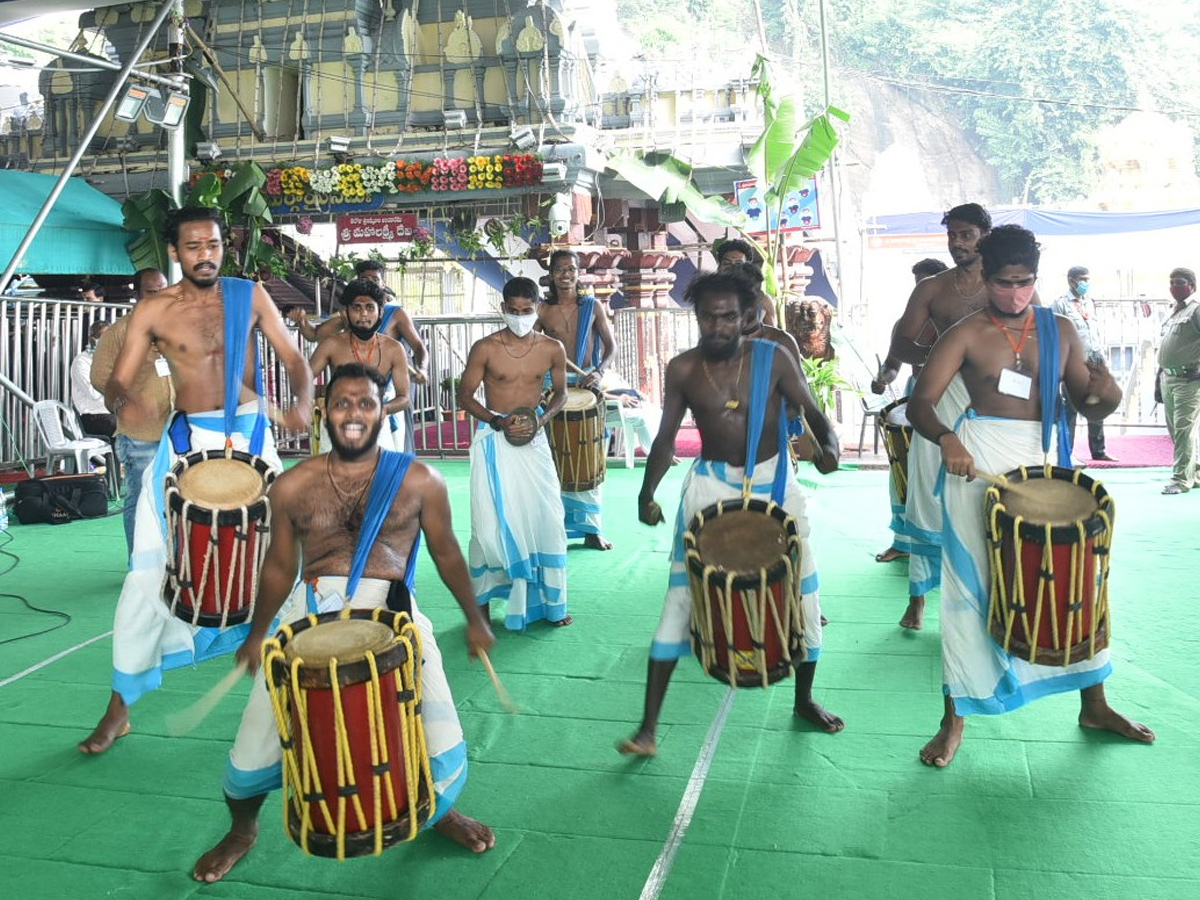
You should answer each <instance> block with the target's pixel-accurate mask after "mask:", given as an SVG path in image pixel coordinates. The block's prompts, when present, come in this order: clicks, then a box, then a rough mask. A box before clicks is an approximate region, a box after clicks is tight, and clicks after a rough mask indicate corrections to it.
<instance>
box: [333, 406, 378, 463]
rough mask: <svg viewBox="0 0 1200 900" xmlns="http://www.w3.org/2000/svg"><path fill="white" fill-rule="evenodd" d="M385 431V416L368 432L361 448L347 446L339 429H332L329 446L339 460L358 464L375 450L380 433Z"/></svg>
mask: <svg viewBox="0 0 1200 900" xmlns="http://www.w3.org/2000/svg"><path fill="white" fill-rule="evenodd" d="M382 430H383V416H380V418H379V421H377V422H376V423H375V426H374V427H373V428H370V429H368V430H367V433H366V441H365V442H364V443H363V445H362V446H361V447H351V446H349V445H348V444H346V443H345V442H344V441H343V440H342V438H341V435H339V434H338V429H337V428H334V427H330V428H329V429H328V431H329V446H330V448H331V449H332V450H333V453H334V454H335V455H336V456H337V457H338V459H340V460H343V461H344V462H357V461H358V460H360V459H362V458H363V457H364V456H366V455H367V454H368V453H370V452H371V451H372V450H374V449H375V447H376V445H377V444H378V443H379V432H380V431H382Z"/></svg>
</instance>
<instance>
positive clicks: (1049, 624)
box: [984, 466, 1115, 666]
mask: <svg viewBox="0 0 1200 900" xmlns="http://www.w3.org/2000/svg"><path fill="white" fill-rule="evenodd" d="M1007 478H1008V480H1009V482H1010V483H1012V487H1011V488H1008V489H1006V488H1000V487H995V486H993V487H990V488H988V491H987V499H986V501H985V505H984V508H985V516H986V528H987V532H988V537H989V538H990V546H991V550H990V552H991V557H992V565H991V570H992V576H991V601H990V603H989V605H988V629H989V631H990V633H991V635H992V638H993V639H994V640H995V641H996V643H997V644H999V645H1000V646H1001V647H1002V648H1004V651H1005V652H1006V653H1011V654H1012V655H1013V656H1016V657H1019V658H1021V659H1025V660H1028V661H1029V662H1031V663H1038V664H1040V665H1044V666H1067V665H1070V664H1071V663H1076V662H1080V661H1082V660H1085V659H1091V658H1092V657H1093V656H1095V654H1096V652H1097V651H1099V650H1103V649H1104V648H1105V647H1107V646H1108V639H1109V610H1108V564H1109V558H1110V551H1111V548H1112V536H1113V516H1114V514H1115V509H1114V506H1113V501H1112V498H1111V497H1110V496H1109V495H1108V492H1107V491H1106V490H1105V489H1104V486H1103V485H1101V484H1100V482H1098V481H1093V480H1092V479H1091V478H1089V477H1088V476H1086V475H1084V474H1083V473H1082V472H1080V471H1076V470H1073V469H1061V468H1058V467H1056V466H1046V467H1044V468H1041V469H1030V468H1024V467H1022V468H1020V469H1017V470H1016V471H1013V472H1009V473H1008V475H1007Z"/></svg>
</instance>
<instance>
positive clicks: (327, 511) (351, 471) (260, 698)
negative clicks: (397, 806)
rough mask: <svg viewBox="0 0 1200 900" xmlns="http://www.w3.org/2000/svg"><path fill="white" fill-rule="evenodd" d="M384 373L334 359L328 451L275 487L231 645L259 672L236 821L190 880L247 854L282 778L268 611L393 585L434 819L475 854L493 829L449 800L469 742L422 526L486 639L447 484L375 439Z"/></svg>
mask: <svg viewBox="0 0 1200 900" xmlns="http://www.w3.org/2000/svg"><path fill="white" fill-rule="evenodd" d="M386 383H387V382H386V379H384V378H383V377H382V376H381V375H380V374H379V373H378V372H376V371H374V370H372V369H369V368H367V367H365V366H362V365H359V364H354V365H347V366H341V367H339V368H337V369H335V370H334V373H333V375H332V377H331V378H330V380H329V385H328V390H327V391H326V400H327V408H328V421H329V436H330V445H331V449H330V452H329V453H328V454H324V455H321V456H317V457H313V458H311V459H307V460H304V461H303V462H301V463H300V464H299V465H297V466H295V467H294V468H292V469H290V470H289V471H288V472H286V473H285V474H283V475H281V476H280V477H279V478H278V479H276V481H275V483H274V484H273V485H272V486H271V491H270V497H271V504H272V510H273V513H274V521H273V528H274V532H275V533H274V536H273V539H272V541H271V548H270V550H269V551H268V553H267V559H266V563H265V565H264V566H263V574H262V581H261V586H260V588H259V596H258V603H257V604H256V606H255V610H254V623H253V626H252V628H251V630H250V633H249V635H248V636H247V637H246V640H245V642H244V643H243V644H242V645H241V647H239V648H238V651H237V660H238V662H239V663H240V664H243V665H245V666H246V667H247V669H248V670H249V671H250V672H256V674H255V679H254V685H253V687H252V688H251V691H250V699H249V700H248V702H247V704H246V710H245V712H244V713H243V715H242V722H241V726H240V727H239V728H238V733H237V737H236V738H235V740H234V745H233V750H232V751H231V752H230V754H229V762H228V765H227V766H226V771H225V786H224V787H225V802H226V804H227V805H228V807H229V812H230V815H231V817H232V824H231V825H230V829H229V832H228V833H227V834H226V835H225V837H223V838H222V839H221V840H220V841H219V842H218V843H217V845H216V846H215V847H213V848H212V849H211V850H209V851H208V852H207V853H205V854H204V855H203V856H201V857H200V859H199V860H198V861H197V862H196V865H195V867H194V868H193V871H192V875H193V877H194V878H195V879H196V880H197V881H206V882H211V881H219V880H220V879H221V878H223V877H224V876H225V875H226V874H227V873H228V872H229V870H230V869H231V868H232V867H233V865H234V864H235V863H236V862H237V861H238V860H239V859H241V858H242V857H243V856H245V855H246V853H247V852H249V850H250V848H251V847H252V846H254V842H255V840H256V839H257V837H258V812H259V810H260V809H261V807H262V805H263V802H264V801H265V800H266V798H267V794H268V793H269V792H270V791H272V790H275V789H276V788H278V787H279V785H280V779H281V760H282V750H281V748H280V744H279V734H278V732H277V730H276V724H275V719H274V715H273V713H272V708H271V701H270V698H269V697H268V694H267V689H266V685H265V683H264V679H263V673H262V672H261V671H259V668H260V662H261V655H262V643H263V640H264V639H265V638H266V637H267V636H268V631H269V630H270V628H271V623H272V621H273V620H274V619H275V617H276V615H277V614H279V615H280V621H282V622H292V621H294V620H296V619H298V618H300V617H302V616H304V615H305V614H307V613H309V612H317V611H318V610H320V611H322V612H327V611H333V610H336V609H339V608H341V607H342V606H343V605H346V606H351V607H358V608H373V607H379V606H384V605H385V604H386V603H387V601H388V599H389V593H391V594H392V595H393V596H394V594H395V589H396V587H401V588H402V589H403V593H405V594H406V595H407V596H406V598H405V600H406V601H407V604H406V605H407V607H408V609H410V610H411V615H412V618H413V621H414V622H415V623H416V625H417V628H418V630H419V631H420V634H421V647H422V653H423V657H424V662H423V666H422V668H421V708H422V717H423V719H424V725H425V735H426V743H427V745H428V749H429V757H430V765H431V768H432V774H433V781H434V789H435V793H436V812H435V819H433V820H432V821H431V824H433V827H434V828H435V829H436V830H437V831H439V832H440V833H442V834H444V835H445V836H447V837H449V838H450V839H451V840H453V841H455V842H457V843H459V844H461V845H462V846H464V847H466V848H467V849H469V850H472V851H474V852H475V853H482V852H484V851H486V850H489V849H490V848H491V847H492V845H493V844H494V843H495V836H494V835H493V834H492V830H491V829H490V828H488V827H487V826H486V825H483V824H482V823H480V822H477V821H475V820H474V819H470V818H468V817H467V816H464V815H463V814H462V813H460V812H458V811H457V810H455V809H454V808H453V806H454V803H455V800H456V799H457V797H458V795H459V794H460V793H461V792H462V789H463V786H464V785H465V783H466V780H467V753H466V744H465V743H464V742H463V735H462V727H461V726H460V725H459V721H458V713H457V712H456V711H455V709H454V698H453V697H452V696H451V695H450V687H449V685H448V684H447V683H446V676H445V673H444V672H443V671H442V664H441V659H442V658H441V651H440V650H439V649H438V645H437V641H436V640H435V638H434V634H433V626H432V625H431V624H430V622H429V620H428V619H427V618H426V617H425V616H424V615H422V614H421V612H420V611H419V610H418V609H417V605H416V601H415V598H414V597H413V596H412V587H413V576H414V574H415V562H416V553H417V546H418V542H419V540H420V536H421V535H422V534H423V535H424V536H425V540H426V541H427V542H428V548H429V553H430V555H431V556H432V557H433V561H434V564H435V565H436V566H437V569H438V574H439V575H440V576H441V578H442V581H443V582H444V583H445V585H446V586H447V587H448V588H449V589H450V592H451V593H452V594H453V595H454V598H455V600H457V601H458V605H459V606H460V607H461V608H462V611H463V614H464V615H465V616H466V618H467V631H466V640H467V652H468V653H469V654H470V655H471V656H475V655H476V653H477V651H479V650H483V651H485V652H486V651H487V650H488V648H490V647H491V646H492V644H493V643H494V638H493V637H492V632H491V629H490V628H489V627H488V624H487V622H486V621H485V620H484V618H483V616H481V615H480V612H479V607H478V606H477V605H476V603H475V597H474V594H473V592H472V590H471V577H470V575H469V573H468V572H467V567H466V564H465V562H464V561H463V556H462V550H461V549H460V548H459V545H458V541H457V539H456V538H455V537H454V532H453V530H452V528H451V521H450V500H449V496H448V494H447V493H446V483H445V482H444V481H443V480H442V477H441V475H439V474H438V472H437V471H436V470H434V469H431V468H429V467H427V466H425V465H424V464H423V463H420V462H417V461H416V460H415V459H414V458H413V457H412V456H409V455H407V454H399V453H395V452H388V453H385V452H383V451H382V450H381V448H379V447H377V442H378V438H379V435H378V432H379V431H380V430H381V428H382V427H384V417H383V415H382V411H381V410H382V405H381V404H382V401H381V397H382V394H383V389H384V386H385V385H386ZM404 466H407V471H404V469H403V467H404ZM393 470H394V471H393ZM395 475H398V476H399V485H398V486H396V485H395V483H394V479H393V482H392V484H391V486H390V488H389V489H388V490H387V491H385V492H378V491H373V490H371V488H372V487H373V486H374V484H375V482H379V483H381V484H383V483H386V480H387V479H388V478H389V477H392V476H395ZM372 520H374V522H373V525H374V526H375V527H378V532H377V535H376V537H375V539H374V543H370V544H367V545H366V546H362V547H356V546H355V544H356V542H359V541H360V535H361V534H362V533H363V532H366V531H368V530H369V529H370V528H371V526H372ZM301 560H303V572H302V573H301V571H300V569H301ZM356 562H357V565H356ZM298 574H300V575H302V580H301V581H300V582H299V583H297V581H296V576H297V575H298ZM360 579H361V580H360ZM285 601H287V605H286V606H284V603H285ZM389 608H390V604H389ZM281 609H282V613H281Z"/></svg>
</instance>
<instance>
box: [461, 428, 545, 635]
mask: <svg viewBox="0 0 1200 900" xmlns="http://www.w3.org/2000/svg"><path fill="white" fill-rule="evenodd" d="M559 490H560V487H559V482H558V474H557V472H556V471H555V469H554V460H553V458H552V457H551V456H550V444H549V442H548V441H547V440H546V434H545V432H544V431H540V430H539V431H538V433H537V435H536V436H535V437H534V439H533V440H532V441H530V442H529V443H528V444H526V445H525V446H524V447H514V446H513V445H512V444H510V443H509V442H508V441H507V440H506V439H505V438H504V435H503V433H502V432H499V431H495V430H493V429H491V428H489V427H488V426H487V425H481V426H480V427H479V428H477V429H476V430H475V434H474V437H473V439H472V441H471V543H470V545H469V547H468V550H467V561H468V563H469V565H470V567H471V581H472V582H473V584H474V586H475V596H476V598H477V599H478V600H479V603H480V604H481V605H482V604H485V603H490V602H492V601H493V600H507V601H508V609H507V610H506V613H505V617H504V626H505V627H506V628H509V629H512V630H514V631H521V630H523V629H524V628H525V627H526V626H527V625H529V624H530V623H531V622H537V621H538V620H540V619H546V620H548V621H550V622H560V621H562V620H563V619H565V618H566V617H567V535H566V531H565V530H564V529H563V504H562V500H561V499H560V497H559Z"/></svg>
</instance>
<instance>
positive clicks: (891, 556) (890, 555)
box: [875, 547, 908, 562]
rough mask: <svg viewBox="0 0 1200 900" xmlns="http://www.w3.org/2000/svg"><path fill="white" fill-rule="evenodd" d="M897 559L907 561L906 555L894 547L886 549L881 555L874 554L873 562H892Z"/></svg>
mask: <svg viewBox="0 0 1200 900" xmlns="http://www.w3.org/2000/svg"><path fill="white" fill-rule="evenodd" d="M897 559H908V554H907V553H905V552H904V551H903V550H897V549H896V548H895V547H888V548H887V549H886V550H884V551H883V552H882V553H876V554H875V562H892V561H893V560H897Z"/></svg>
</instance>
